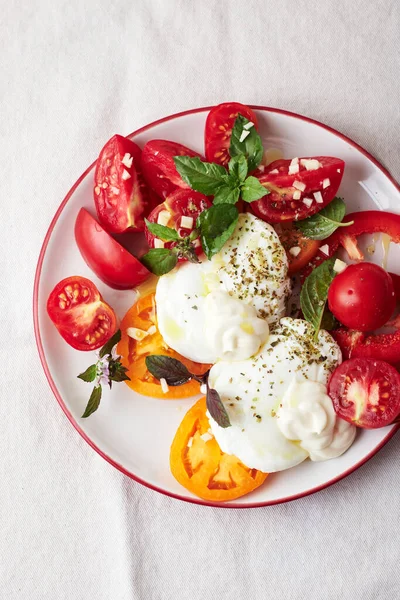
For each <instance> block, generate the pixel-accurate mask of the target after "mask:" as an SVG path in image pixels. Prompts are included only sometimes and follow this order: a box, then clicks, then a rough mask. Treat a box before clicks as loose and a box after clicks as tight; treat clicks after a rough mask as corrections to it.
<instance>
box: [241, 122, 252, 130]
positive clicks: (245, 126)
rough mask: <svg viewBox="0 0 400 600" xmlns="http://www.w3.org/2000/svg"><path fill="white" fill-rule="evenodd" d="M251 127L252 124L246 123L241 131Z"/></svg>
mask: <svg viewBox="0 0 400 600" xmlns="http://www.w3.org/2000/svg"><path fill="white" fill-rule="evenodd" d="M252 127H254V123H253V122H252V121H249V122H248V123H246V125H243V129H251V128H252Z"/></svg>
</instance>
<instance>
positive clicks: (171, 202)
mask: <svg viewBox="0 0 400 600" xmlns="http://www.w3.org/2000/svg"><path fill="white" fill-rule="evenodd" d="M210 206H211V204H210V202H209V200H208V198H207V196H204V195H203V194H200V193H199V192H194V191H193V190H177V191H176V192H173V193H172V194H170V195H169V196H168V198H167V199H166V200H165V201H164V202H163V203H162V204H159V205H158V206H157V207H156V208H155V209H154V210H153V211H152V212H151V214H150V215H149V217H148V220H149V221H150V222H151V223H158V220H159V219H160V218H161V217H164V218H168V214H167V213H169V218H168V221H166V220H165V221H164V220H163V223H162V224H165V225H166V226H167V227H171V228H172V229H175V230H176V231H177V232H178V233H179V235H180V236H181V237H183V238H184V237H188V236H189V235H190V234H191V233H192V231H193V229H195V227H196V219H197V217H198V216H199V214H200V213H201V212H203V210H206V208H209V207H210ZM182 217H188V218H189V221H190V222H192V225H191V226H190V227H189V226H185V227H182V225H181V224H182ZM188 225H189V222H188ZM145 233H146V239H147V243H148V244H149V246H150V248H154V247H155V240H156V237H155V236H154V235H153V234H152V233H150V231H149V230H148V229H147V228H146V232H145ZM193 242H194V245H195V250H196V254H201V252H202V247H201V244H200V239H199V238H198V237H197V238H196V239H195V240H193ZM176 243H177V242H164V247H165V248H173V247H174V246H176ZM179 260H180V261H184V260H186V258H183V257H182V258H180V259H179Z"/></svg>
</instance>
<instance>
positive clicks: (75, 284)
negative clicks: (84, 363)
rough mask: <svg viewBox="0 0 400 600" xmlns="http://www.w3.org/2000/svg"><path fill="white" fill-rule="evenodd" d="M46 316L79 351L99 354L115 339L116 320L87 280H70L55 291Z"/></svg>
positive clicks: (72, 278) (109, 307) (75, 278)
mask: <svg viewBox="0 0 400 600" xmlns="http://www.w3.org/2000/svg"><path fill="white" fill-rule="evenodd" d="M47 312H48V315H49V317H50V319H51V320H52V321H53V323H54V325H55V326H56V327H57V329H58V332H59V334H60V335H61V336H62V337H63V338H64V340H65V341H66V342H67V343H68V344H69V345H70V346H72V347H73V348H75V349H76V350H96V348H100V347H101V346H103V345H104V344H105V343H106V342H107V340H109V339H110V337H111V336H112V335H114V333H115V330H116V323H117V319H116V317H115V313H114V311H113V309H112V308H111V306H109V305H108V304H107V303H106V302H104V300H103V298H102V297H101V295H100V292H99V290H98V289H97V287H96V286H95V285H94V283H92V282H91V281H90V280H89V279H86V278H85V277H79V276H78V275H76V276H74V277H67V278H66V279H63V280H62V281H60V282H59V283H57V285H56V286H55V288H54V289H53V291H52V292H51V294H50V296H49V298H48V300H47Z"/></svg>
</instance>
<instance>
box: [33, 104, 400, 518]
mask: <svg viewBox="0 0 400 600" xmlns="http://www.w3.org/2000/svg"><path fill="white" fill-rule="evenodd" d="M250 106H251V108H253V109H255V110H261V111H265V112H272V113H278V114H281V115H286V116H288V117H293V118H296V119H300V120H302V121H306V122H307V123H312V124H314V125H318V126H319V127H322V128H323V129H325V130H327V131H330V132H331V133H333V134H334V135H336V136H337V137H339V138H341V139H342V140H344V141H346V142H347V143H349V144H350V145H351V146H353V147H354V148H356V149H357V150H358V151H359V152H361V154H363V155H364V156H366V157H367V158H368V159H369V160H370V161H371V162H372V163H373V164H374V165H375V166H376V167H377V168H378V169H379V170H380V171H382V173H383V174H384V175H385V176H386V177H387V178H388V179H389V180H390V181H391V183H392V184H393V185H394V186H395V187H396V189H397V190H398V191H399V193H400V186H399V184H398V183H397V182H396V181H395V180H394V179H393V177H392V176H391V174H390V173H389V171H387V169H385V168H384V167H383V166H382V165H381V164H380V163H379V162H378V161H377V160H376V159H375V158H374V157H373V156H372V155H371V154H370V153H369V152H367V151H366V150H365V149H364V148H362V147H361V146H359V145H358V144H357V143H356V142H354V141H353V140H351V139H350V138H348V137H346V136H345V135H343V134H342V133H340V132H339V131H337V130H336V129H333V128H332V127H329V126H327V125H324V124H323V123H320V122H319V121H316V120H315V119H310V118H309V117H305V116H303V115H299V114H297V113H293V112H290V111H287V110H282V109H279V108H271V107H268V106H254V105H250ZM211 108H213V107H212V106H205V107H202V108H194V109H191V110H186V111H183V112H179V113H176V114H173V115H169V116H168V117H164V118H162V119H158V120H157V121H153V122H152V123H149V124H148V125H145V126H144V127H141V128H140V129H137V130H136V131H134V132H133V133H131V134H130V135H129V136H128V137H134V136H136V135H139V134H140V133H143V132H144V131H147V130H148V129H151V128H152V127H155V126H156V125H160V124H161V123H165V122H166V121H171V120H173V119H177V118H178V117H182V116H185V115H190V114H194V113H200V112H204V111H209V110H211ZM95 164H96V161H94V162H93V163H92V164H91V165H90V166H89V167H88V168H87V169H86V171H85V172H84V173H83V174H82V175H81V176H80V177H79V179H78V180H77V182H76V183H75V184H74V185H73V186H72V188H71V189H70V191H69V192H68V194H67V195H66V196H65V198H64V200H63V201H62V202H61V204H60V206H59V208H58V210H57V212H56V214H55V215H54V217H53V219H52V221H51V223H50V226H49V229H48V231H47V233H46V237H45V239H44V241H43V245H42V249H41V251H40V255H39V260H38V264H37V267H36V274H35V283H34V289H33V320H34V330H35V338H36V344H37V348H38V352H39V356H40V360H41V363H42V366H43V369H44V372H45V374H46V377H47V380H48V382H49V384H50V387H51V389H52V391H53V393H54V395H55V397H56V399H57V401H58V403H59V405H60V406H61V408H62V410H63V411H64V413H65V414H66V416H67V417H68V419H69V421H70V422H71V423H72V425H73V426H74V427H75V429H76V430H77V431H78V433H79V434H80V435H81V436H82V437H83V439H84V440H85V441H86V442H87V443H88V444H89V446H91V447H92V448H93V449H94V450H95V451H96V452H97V453H98V454H100V456H101V457H102V458H104V459H105V460H106V461H107V462H109V463H110V464H111V465H112V466H113V467H115V468H116V469H118V470H119V471H121V473H123V474H124V475H127V476H128V477H130V478H131V479H134V480H135V481H137V482H138V483H141V484H142V485H144V486H146V487H148V488H150V489H152V490H155V491H156V492H160V493H161V494H164V495H165V496H169V497H171V498H176V499H177V500H183V501H184V502H190V503H192V504H200V505H203V506H212V507H218V508H261V507H264V506H272V505H274V504H282V503H284V502H290V501H292V500H297V499H298V498H304V497H305V496H309V495H310V494H315V493H316V492H319V491H321V490H323V489H325V488H327V487H329V486H331V485H333V484H334V483H336V482H338V481H340V480H341V479H344V478H345V477H347V476H348V475H350V474H351V473H353V472H354V471H356V470H357V469H358V468H360V467H361V466H362V465H363V464H365V463H366V462H367V461H368V460H369V459H370V458H372V457H373V456H374V455H375V454H376V453H377V452H379V450H380V449H381V448H383V446H385V444H387V442H388V441H389V440H390V439H391V438H392V437H393V436H394V434H395V433H396V432H397V431H398V430H399V429H400V423H399V424H398V425H397V426H396V427H393V429H391V430H390V431H389V433H388V434H387V436H386V437H385V438H384V439H383V440H382V441H381V442H380V443H379V444H378V445H377V446H376V447H375V448H374V449H373V450H372V451H371V452H370V453H369V454H367V456H365V457H364V458H363V459H362V460H360V461H359V462H358V463H356V464H355V465H353V466H352V467H351V468H350V469H347V470H346V471H344V472H343V473H341V474H340V475H338V476H337V477H334V478H333V479H331V480H329V481H328V482H326V483H324V484H322V485H319V486H316V487H313V488H311V489H309V490H307V491H305V492H301V493H299V494H295V495H293V496H288V497H286V498H279V499H278V500H270V501H266V502H252V503H249V504H236V503H235V502H230V503H218V502H207V501H205V500H201V499H198V498H191V497H187V496H181V495H180V494H174V493H172V492H169V491H167V490H164V489H162V488H159V487H157V486H155V485H152V484H151V483H148V482H147V481H144V480H143V479H141V478H140V477H138V476H137V475H135V474H134V473H131V472H129V471H127V470H126V469H125V468H124V467H123V466H122V465H120V464H119V463H117V462H116V461H115V460H113V459H112V458H110V457H109V456H108V455H107V454H105V453H104V452H103V451H102V450H101V449H100V448H98V447H97V446H96V445H95V444H94V442H93V441H92V440H91V439H90V438H89V437H88V435H87V434H86V433H85V432H84V431H83V430H82V429H81V428H80V427H79V425H78V423H77V422H76V420H75V418H74V417H73V416H72V414H71V413H70V412H69V410H68V409H67V407H66V405H65V404H64V401H63V399H62V397H61V394H60V392H59V391H58V389H57V387H56V384H55V383H54V380H53V378H52V376H51V373H50V369H49V366H48V364H47V361H46V357H45V353H44V349H43V345H42V339H41V336H40V330H39V313H38V294H39V285H40V276H41V272H42V265H43V260H44V256H45V253H46V249H47V245H48V243H49V240H50V237H51V234H52V232H53V229H54V227H55V225H56V223H57V221H58V219H59V217H60V215H61V213H62V211H63V210H64V207H65V205H66V204H67V202H68V200H69V199H70V197H71V196H72V194H73V193H74V191H75V190H76V188H77V187H78V186H79V185H80V183H81V182H82V181H83V179H84V178H85V177H86V176H87V175H88V173H89V172H90V171H91V170H92V169H93V167H94V165H95Z"/></svg>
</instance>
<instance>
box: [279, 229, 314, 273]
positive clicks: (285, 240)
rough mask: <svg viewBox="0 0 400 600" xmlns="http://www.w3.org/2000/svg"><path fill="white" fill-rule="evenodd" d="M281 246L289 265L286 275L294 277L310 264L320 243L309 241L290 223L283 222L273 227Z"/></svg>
mask: <svg viewBox="0 0 400 600" xmlns="http://www.w3.org/2000/svg"><path fill="white" fill-rule="evenodd" d="M275 231H276V233H277V234H278V236H279V240H280V242H281V244H282V246H283V247H284V248H285V250H286V256H287V259H288V263H289V271H288V275H289V276H291V275H294V274H295V273H298V272H299V271H301V269H302V268H303V267H304V266H305V265H306V264H308V263H309V262H310V260H312V259H313V258H314V256H315V255H316V254H317V252H318V250H319V247H320V244H321V242H319V241H318V240H310V238H308V237H306V236H305V235H303V234H302V232H301V231H299V230H298V229H296V228H295V227H294V225H293V224H292V223H289V222H285V221H283V222H282V223H277V224H276V225H275Z"/></svg>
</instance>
